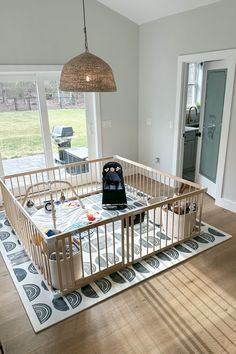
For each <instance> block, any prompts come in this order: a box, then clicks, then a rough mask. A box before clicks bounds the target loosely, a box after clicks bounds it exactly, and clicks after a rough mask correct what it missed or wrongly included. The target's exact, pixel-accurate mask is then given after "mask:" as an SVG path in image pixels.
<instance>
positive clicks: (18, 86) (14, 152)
mask: <svg viewBox="0 0 236 354" xmlns="http://www.w3.org/2000/svg"><path fill="white" fill-rule="evenodd" d="M0 137H1V139H0V151H1V156H2V159H3V166H4V173H5V174H11V173H17V172H22V171H26V170H32V169H35V168H41V167H45V158H44V153H43V144H42V137H41V130H40V120H39V112H38V99H37V90H36V84H35V82H34V81H15V82H0Z"/></svg>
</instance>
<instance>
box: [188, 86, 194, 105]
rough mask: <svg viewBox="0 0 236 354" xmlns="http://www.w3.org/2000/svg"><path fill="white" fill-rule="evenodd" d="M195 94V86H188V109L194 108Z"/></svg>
mask: <svg viewBox="0 0 236 354" xmlns="http://www.w3.org/2000/svg"><path fill="white" fill-rule="evenodd" d="M194 92H195V86H194V85H189V86H188V93H187V107H191V106H194V104H195V102H194V96H195V95H194Z"/></svg>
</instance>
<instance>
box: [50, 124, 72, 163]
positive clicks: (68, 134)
mask: <svg viewBox="0 0 236 354" xmlns="http://www.w3.org/2000/svg"><path fill="white" fill-rule="evenodd" d="M73 135H74V131H73V128H72V127H65V126H57V127H53V130H52V139H53V140H54V142H55V143H56V144H57V146H58V154H59V161H58V160H57V162H60V163H65V160H66V159H65V151H64V150H65V149H66V148H70V147H71V139H72V137H73Z"/></svg>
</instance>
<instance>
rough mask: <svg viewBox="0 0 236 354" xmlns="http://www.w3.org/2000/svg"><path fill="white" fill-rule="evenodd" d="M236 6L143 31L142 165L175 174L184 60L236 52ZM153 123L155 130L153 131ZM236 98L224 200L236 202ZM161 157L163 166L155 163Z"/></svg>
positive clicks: (222, 5)
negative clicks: (177, 107)
mask: <svg viewBox="0 0 236 354" xmlns="http://www.w3.org/2000/svg"><path fill="white" fill-rule="evenodd" d="M235 14H236V1H235V0H224V1H222V2H219V3H215V4H213V5H209V6H206V7H201V8H199V9H196V10H192V11H189V12H185V13H182V14H178V15H174V16H170V17H166V18H164V19H160V20H157V21H153V22H151V23H148V24H144V25H142V26H141V27H140V47H139V55H140V57H139V60H140V62H139V79H140V85H139V160H140V162H142V163H145V164H148V165H150V166H155V167H157V168H160V169H161V170H164V171H167V172H171V171H172V163H173V137H174V131H173V123H174V116H175V104H176V78H177V58H178V56H179V55H183V54H190V53H198V52H208V51H214V50H220V49H227V48H236V21H235ZM150 120H151V125H149V123H150ZM235 132H236V96H235V93H234V102H233V109H232V117H231V123H230V134H229V141H228V149H227V159H226V167H225V178H224V188H223V197H224V198H226V199H229V200H231V201H234V202H236V187H235V176H236V163H235V149H236V139H235ZM157 156H158V157H160V164H156V163H155V157H157Z"/></svg>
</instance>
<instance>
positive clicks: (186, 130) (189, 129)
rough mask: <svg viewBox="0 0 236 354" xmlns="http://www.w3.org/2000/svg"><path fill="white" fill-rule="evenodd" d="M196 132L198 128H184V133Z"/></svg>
mask: <svg viewBox="0 0 236 354" xmlns="http://www.w3.org/2000/svg"><path fill="white" fill-rule="evenodd" d="M194 130H195V131H196V130H199V127H187V126H185V130H184V131H185V132H192V131H194Z"/></svg>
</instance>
